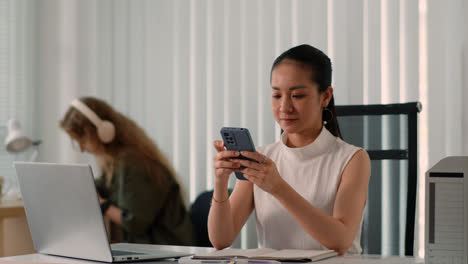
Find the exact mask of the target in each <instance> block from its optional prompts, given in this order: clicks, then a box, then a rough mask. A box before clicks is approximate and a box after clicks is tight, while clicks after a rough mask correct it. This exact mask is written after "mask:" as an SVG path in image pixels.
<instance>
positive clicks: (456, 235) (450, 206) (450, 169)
mask: <svg viewBox="0 0 468 264" xmlns="http://www.w3.org/2000/svg"><path fill="white" fill-rule="evenodd" d="M467 177H468V157H447V158H444V159H442V160H441V161H439V162H438V163H437V164H436V165H435V166H434V167H432V168H431V169H430V170H429V171H427V172H426V228H425V229H426V230H425V236H426V239H425V240H426V241H425V251H426V253H425V258H424V262H425V263H428V264H434V263H437V264H438V263H444V264H467V263H468V257H467V252H468V244H467V238H468V236H467V234H468V233H467V231H468V228H467V224H468V221H467V219H468V217H467V213H468V199H467V193H468V188H467V184H468V179H467Z"/></svg>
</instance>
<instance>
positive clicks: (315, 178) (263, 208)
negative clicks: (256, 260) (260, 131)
mask: <svg viewBox="0 0 468 264" xmlns="http://www.w3.org/2000/svg"><path fill="white" fill-rule="evenodd" d="M286 140H287V135H286V133H284V134H283V136H282V139H281V140H280V141H279V142H276V143H274V144H270V145H266V146H262V147H259V148H258V149H257V151H258V152H260V153H262V154H264V155H266V156H267V157H268V158H270V159H272V160H273V161H274V162H275V164H276V167H277V168H278V171H279V173H280V175H281V177H282V178H283V179H284V180H285V181H286V182H287V183H288V184H289V185H291V187H292V188H294V190H296V191H297V192H298V193H299V194H300V195H302V197H304V198H305V199H306V200H307V201H309V202H310V203H311V204H312V205H313V206H315V207H316V208H318V209H320V210H322V211H323V212H325V213H327V214H329V215H332V214H333V205H334V203H335V197H336V192H337V189H338V185H339V184H340V181H341V174H342V173H343V170H344V168H345V166H346V165H347V163H348V162H349V160H350V159H351V158H352V157H353V155H354V154H355V153H356V151H358V150H359V149H360V148H358V147H356V146H353V145H350V144H348V143H346V142H344V141H343V140H341V139H340V138H338V137H335V136H333V135H332V134H331V133H330V132H329V131H328V130H327V129H326V128H324V127H323V128H322V131H321V132H320V134H319V136H318V137H317V138H316V139H315V141H314V142H312V143H311V144H309V145H307V146H305V147H302V148H289V147H288V146H286V144H285V142H286ZM254 202H255V214H256V220H257V236H258V241H259V246H260V247H262V248H274V249H326V247H324V246H322V245H321V244H320V243H319V242H317V241H316V240H315V239H314V238H312V237H311V236H310V235H309V234H308V233H307V232H306V231H305V230H304V229H303V228H302V227H301V226H300V225H299V224H298V223H297V222H296V220H295V219H294V218H293V217H292V216H291V215H290V214H289V213H288V212H287V211H286V209H284V207H283V206H282V205H281V204H280V202H279V201H278V200H276V199H275V198H274V197H273V196H272V195H270V194H269V193H267V192H264V191H263V190H262V189H260V188H259V187H257V186H256V185H254ZM361 225H362V217H361V224H360V226H359V228H358V232H357V234H356V237H355V238H354V241H353V244H352V246H351V247H350V249H349V250H348V252H347V253H348V254H360V253H361V251H362V249H361V246H360V238H361Z"/></svg>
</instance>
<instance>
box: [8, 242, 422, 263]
mask: <svg viewBox="0 0 468 264" xmlns="http://www.w3.org/2000/svg"><path fill="white" fill-rule="evenodd" d="M138 246H139V247H143V248H155V249H163V250H174V251H180V252H189V253H193V254H204V253H208V252H211V251H214V249H213V248H203V247H182V246H159V245H138ZM2 260H13V261H19V262H38V263H60V264H94V263H96V264H103V262H96V261H86V260H79V259H71V258H62V257H54V256H48V255H42V254H30V255H21V256H15V257H6V258H0V263H1V262H2ZM5 263H8V262H5ZM11 263H13V262H11ZM132 263H138V262H132ZM139 263H142V264H175V263H177V261H174V260H164V261H144V262H139ZM313 263H320V264H322V263H323V264H360V263H362V264H372V263H375V264H416V263H417V264H421V263H424V260H421V259H415V258H406V257H382V256H374V255H367V256H365V255H364V256H344V257H334V258H330V259H326V260H322V261H318V262H313Z"/></svg>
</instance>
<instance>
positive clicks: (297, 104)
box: [208, 45, 370, 254]
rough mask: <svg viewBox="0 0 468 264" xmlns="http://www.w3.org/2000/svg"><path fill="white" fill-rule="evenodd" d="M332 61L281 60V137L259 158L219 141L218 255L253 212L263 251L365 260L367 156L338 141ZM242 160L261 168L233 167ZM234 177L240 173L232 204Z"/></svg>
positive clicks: (309, 53)
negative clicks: (328, 253)
mask: <svg viewBox="0 0 468 264" xmlns="http://www.w3.org/2000/svg"><path fill="white" fill-rule="evenodd" d="M331 80H332V69H331V61H330V59H329V58H328V56H327V55H325V54H324V53H323V52H322V51H320V50H318V49H316V48H314V47H312V46H309V45H300V46H297V47H293V48H291V49H289V50H287V51H285V52H284V53H283V54H281V55H280V56H279V57H278V58H277V59H276V60H275V61H274V63H273V66H272V69H271V77H270V82H271V110H272V113H273V116H274V118H275V120H276V122H277V123H278V124H279V125H280V127H281V128H282V129H283V131H284V133H283V134H282V136H281V140H280V141H279V142H276V143H273V144H270V145H266V146H262V147H260V148H258V149H257V152H242V153H239V152H238V151H229V150H226V149H225V148H224V144H223V142H222V141H215V142H214V147H215V148H216V150H217V154H216V155H215V157H214V169H215V175H216V177H215V188H214V194H213V202H212V206H211V209H210V214H209V220H208V230H209V236H210V240H211V242H212V244H213V245H214V246H215V247H216V248H218V249H220V248H225V247H228V246H230V245H231V244H232V242H233V241H234V239H235V238H236V236H237V234H238V233H239V231H240V230H241V228H242V226H243V225H244V224H245V222H246V220H247V218H248V217H249V215H250V214H251V213H252V211H253V210H254V209H255V211H256V221H257V234H258V240H259V245H260V247H266V248H274V249H287V248H293V249H324V248H328V249H333V250H335V251H336V252H338V253H339V254H344V253H355V254H357V253H360V252H361V251H362V250H361V247H360V235H361V234H360V233H361V232H360V230H361V225H362V216H363V210H364V207H365V204H366V200H367V186H368V183H369V177H370V160H369V156H368V154H367V152H366V151H365V150H363V149H361V148H358V147H356V146H353V145H350V144H348V143H346V142H344V141H343V140H342V139H341V134H340V130H339V126H338V122H337V119H336V114H335V104H334V98H333V88H332V86H331ZM240 154H242V155H243V156H245V157H248V158H251V159H254V160H256V161H257V162H253V161H248V160H241V159H236V157H239V155H240ZM232 172H242V173H243V175H244V177H245V178H246V179H247V180H248V181H240V180H238V181H237V183H236V186H235V188H234V191H233V193H232V195H231V196H230V197H229V195H228V191H227V186H228V179H229V176H230V174H231V173H232Z"/></svg>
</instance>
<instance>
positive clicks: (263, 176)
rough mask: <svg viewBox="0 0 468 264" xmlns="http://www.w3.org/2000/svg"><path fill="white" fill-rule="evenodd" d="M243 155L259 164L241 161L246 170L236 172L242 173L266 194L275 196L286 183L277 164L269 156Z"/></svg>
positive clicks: (259, 154)
mask: <svg viewBox="0 0 468 264" xmlns="http://www.w3.org/2000/svg"><path fill="white" fill-rule="evenodd" d="M241 155H242V156H244V157H247V158H250V159H253V160H256V161H258V162H254V161H250V160H243V159H239V161H240V165H241V166H244V167H245V168H242V169H238V170H236V171H239V172H242V173H243V174H244V177H245V178H246V179H247V180H249V181H250V182H252V183H253V184H255V185H257V186H258V187H260V188H261V189H262V190H264V191H265V192H268V193H271V194H272V195H274V194H275V193H277V192H278V191H279V190H280V189H281V186H282V185H283V184H285V183H286V182H285V181H284V180H283V178H281V176H280V174H279V172H278V169H277V168H276V164H275V163H274V162H273V161H272V160H271V159H269V158H268V157H267V156H265V155H263V154H261V153H258V152H249V151H242V152H241Z"/></svg>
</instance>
